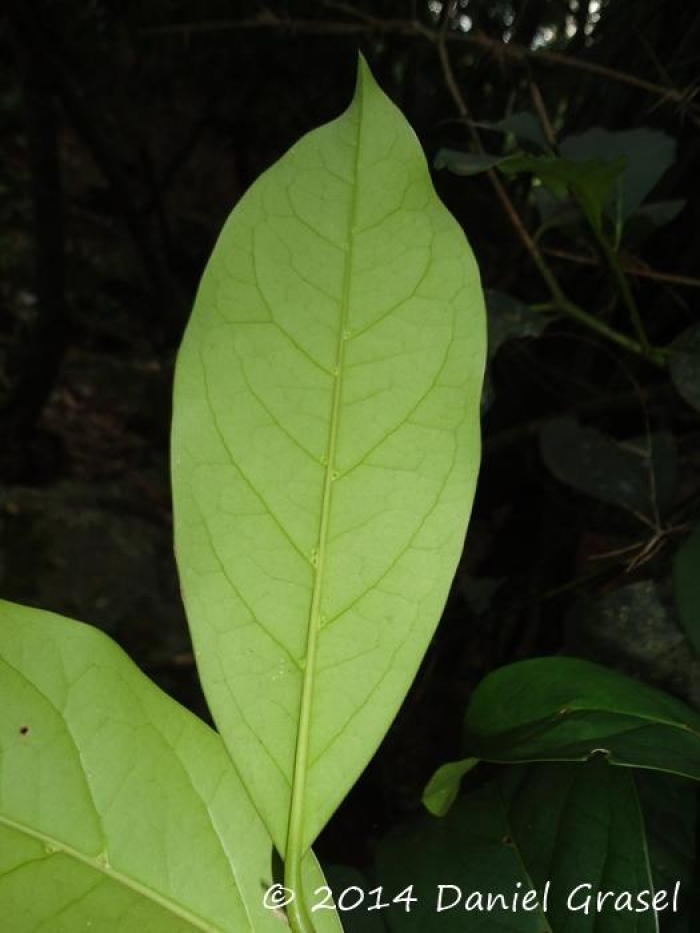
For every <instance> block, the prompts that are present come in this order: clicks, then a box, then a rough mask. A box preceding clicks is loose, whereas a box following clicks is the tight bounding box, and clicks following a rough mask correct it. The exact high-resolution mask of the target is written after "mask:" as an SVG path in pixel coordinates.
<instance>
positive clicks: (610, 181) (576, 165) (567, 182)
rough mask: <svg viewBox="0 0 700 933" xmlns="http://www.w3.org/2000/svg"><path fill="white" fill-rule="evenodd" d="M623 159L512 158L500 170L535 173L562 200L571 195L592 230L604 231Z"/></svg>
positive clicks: (514, 172) (510, 172)
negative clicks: (607, 207)
mask: <svg viewBox="0 0 700 933" xmlns="http://www.w3.org/2000/svg"><path fill="white" fill-rule="evenodd" d="M624 164H625V163H624V160H623V159H614V160H612V161H601V160H591V161H576V160H573V159H563V158H561V157H559V156H525V155H523V156H512V157H511V158H509V159H507V160H505V161H504V162H502V163H501V164H500V165H499V166H498V168H499V170H500V171H501V172H503V174H505V175H515V174H519V173H521V172H531V173H532V174H533V175H534V176H535V178H538V179H539V180H540V181H541V183H542V184H543V185H546V187H547V188H549V190H550V191H551V192H552V193H553V194H554V195H556V197H558V198H564V197H565V196H566V195H567V194H568V193H570V194H572V195H573V197H574V198H575V199H576V200H577V201H578V203H579V205H580V207H581V210H582V211H583V213H584V214H585V215H586V218H587V219H588V221H589V223H590V224H591V226H593V227H594V228H595V229H596V230H600V229H601V216H602V211H603V205H604V204H605V203H606V201H607V200H608V199H609V198H610V195H611V192H612V191H613V187H614V185H615V182H616V179H617V178H618V176H619V174H620V172H621V171H622V170H623V169H624Z"/></svg>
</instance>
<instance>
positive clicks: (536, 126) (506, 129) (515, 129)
mask: <svg viewBox="0 0 700 933" xmlns="http://www.w3.org/2000/svg"><path fill="white" fill-rule="evenodd" d="M477 126H480V127H483V128H484V129H486V130H494V131H495V132H497V133H505V134H512V135H513V136H515V137H516V138H517V139H523V140H525V141H526V142H529V143H534V144H535V145H536V146H539V148H540V149H547V148H548V143H547V140H546V139H545V136H544V133H543V132H542V126H541V125H540V121H539V120H538V119H537V117H536V116H535V114H534V113H530V111H528V110H521V111H518V113H512V114H511V115H510V116H508V117H504V118H503V119H502V120H497V121H496V122H495V123H478V124H477Z"/></svg>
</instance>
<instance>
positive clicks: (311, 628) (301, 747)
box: [285, 79, 364, 892]
mask: <svg viewBox="0 0 700 933" xmlns="http://www.w3.org/2000/svg"><path fill="white" fill-rule="evenodd" d="M361 80H362V79H361ZM363 98H364V89H363V88H362V87H361V88H360V90H359V93H358V95H357V100H358V108H357V141H356V145H355V164H354V166H353V177H352V195H351V202H350V210H349V212H348V231H347V241H346V246H345V265H344V269H343V289H342V303H341V313H340V322H339V326H338V342H337V347H336V362H335V372H334V383H333V397H332V402H331V417H330V430H329V436H328V447H327V450H326V471H325V474H324V478H323V496H322V501H321V521H320V524H319V532H318V539H317V545H316V561H315V567H314V581H313V591H312V595H311V607H310V609H309V621H308V630H307V638H306V656H305V659H304V662H303V664H304V676H303V681H302V690H301V705H300V710H299V729H298V731H297V740H296V747H295V757H294V771H293V777H292V791H291V799H290V816H289V829H288V833H287V846H286V853H285V864H286V870H287V878H288V881H289V884H288V886H289V887H290V888H292V889H293V890H295V891H297V892H298V891H301V889H302V888H301V860H302V858H303V856H304V854H305V853H304V841H303V836H304V809H305V803H306V780H307V777H308V762H309V745H310V739H311V713H312V705H313V692H314V677H315V672H316V654H317V649H318V636H319V632H320V629H321V622H322V617H321V599H322V596H323V577H324V570H325V564H326V558H327V550H328V525H329V518H330V511H331V504H332V500H333V487H334V485H335V481H336V480H337V479H338V478H339V477H338V476H337V473H336V465H335V459H336V452H337V441H338V425H339V422H340V405H341V396H342V386H343V374H344V373H343V367H344V363H345V345H346V343H347V337H348V336H349V335H348V326H347V325H348V309H349V303H350V284H351V270H352V259H353V230H354V227H355V216H356V211H357V177H358V170H359V159H360V144H361V137H362V113H363Z"/></svg>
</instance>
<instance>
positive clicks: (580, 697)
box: [465, 657, 700, 780]
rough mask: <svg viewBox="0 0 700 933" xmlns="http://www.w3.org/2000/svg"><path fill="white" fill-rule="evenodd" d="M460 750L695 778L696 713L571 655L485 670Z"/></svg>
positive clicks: (699, 729)
mask: <svg viewBox="0 0 700 933" xmlns="http://www.w3.org/2000/svg"><path fill="white" fill-rule="evenodd" d="M465 735H466V738H465V750H466V752H467V754H468V756H469V757H472V758H481V759H485V760H487V761H498V762H523V761H583V760H585V759H587V758H592V757H596V756H603V757H605V758H607V759H608V760H609V761H610V762H611V763H613V764H618V765H625V766H636V767H640V768H648V769H650V770H656V771H667V772H670V773H673V774H677V775H680V776H684V777H690V778H693V779H695V780H700V716H699V715H698V714H697V713H695V712H693V711H692V710H691V709H689V708H688V707H686V706H685V705H684V704H683V703H681V702H680V701H679V700H676V699H674V698H673V697H671V696H669V695H668V694H666V693H662V692H661V691H660V690H655V689H654V688H652V687H648V686H646V685H645V684H642V683H638V682H637V681H635V680H632V679H631V678H629V677H625V676H623V675H622V674H617V673H616V672H614V671H611V670H608V669H607V668H604V667H600V666H599V665H597V664H592V663H590V662H588V661H580V660H578V659H576V658H564V657H559V658H534V659H530V660H527V661H518V662H516V663H515V664H510V665H508V666H506V667H502V668H500V669H499V670H497V671H495V672H494V673H492V674H489V676H488V677H486V678H485V679H484V680H483V681H482V682H481V684H479V686H478V687H477V689H476V691H475V693H474V695H473V697H472V699H471V702H470V704H469V707H468V709H467V713H466V717H465Z"/></svg>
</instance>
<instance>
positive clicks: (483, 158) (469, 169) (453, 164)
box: [434, 149, 507, 175]
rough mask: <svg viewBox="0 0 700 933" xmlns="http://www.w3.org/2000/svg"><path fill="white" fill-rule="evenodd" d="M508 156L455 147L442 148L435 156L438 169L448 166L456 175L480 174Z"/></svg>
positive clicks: (435, 164)
mask: <svg viewBox="0 0 700 933" xmlns="http://www.w3.org/2000/svg"><path fill="white" fill-rule="evenodd" d="M506 158H507V156H499V155H488V154H487V153H473V152H458V151H457V150H455V149H441V150H440V151H439V152H438V154H437V155H436V156H435V162H434V166H435V168H436V169H438V170H439V169H442V168H446V169H449V171H451V172H453V173H454V174H455V175H479V174H481V173H482V172H488V170H489V169H490V168H494V166H496V165H498V164H499V163H501V162H503V161H504V159H506Z"/></svg>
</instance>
